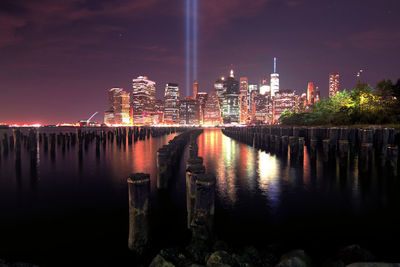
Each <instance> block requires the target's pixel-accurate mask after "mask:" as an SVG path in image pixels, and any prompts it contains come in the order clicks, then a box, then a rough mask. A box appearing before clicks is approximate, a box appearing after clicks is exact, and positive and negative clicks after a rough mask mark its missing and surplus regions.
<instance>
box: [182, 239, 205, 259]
mask: <svg viewBox="0 0 400 267" xmlns="http://www.w3.org/2000/svg"><path fill="white" fill-rule="evenodd" d="M186 251H187V252H188V253H189V254H190V256H191V257H192V258H193V260H194V261H195V262H197V263H202V264H203V263H205V258H206V255H207V254H208V253H209V247H208V244H207V241H206V240H203V239H193V238H192V240H191V241H190V244H189V245H188V246H187V247H186Z"/></svg>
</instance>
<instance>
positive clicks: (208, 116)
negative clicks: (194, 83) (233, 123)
mask: <svg viewBox="0 0 400 267" xmlns="http://www.w3.org/2000/svg"><path fill="white" fill-rule="evenodd" d="M203 123H204V124H209V125H218V124H220V123H221V111H220V108H219V100H218V95H217V92H215V91H214V92H212V93H211V94H209V95H208V98H207V101H206V104H205V106H204V118H203Z"/></svg>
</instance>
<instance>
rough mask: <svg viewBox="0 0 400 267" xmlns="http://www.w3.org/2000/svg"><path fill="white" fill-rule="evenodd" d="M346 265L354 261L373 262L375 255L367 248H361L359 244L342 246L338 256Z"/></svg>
mask: <svg viewBox="0 0 400 267" xmlns="http://www.w3.org/2000/svg"><path fill="white" fill-rule="evenodd" d="M337 258H338V259H339V260H341V261H343V263H344V264H345V265H347V264H350V263H353V262H371V261H374V260H375V256H374V255H373V254H372V253H371V252H369V251H368V250H366V249H363V248H361V247H360V246H359V245H351V246H347V247H345V248H342V249H341V250H340V251H339V253H338V257H337Z"/></svg>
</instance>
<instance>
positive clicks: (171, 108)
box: [164, 83, 180, 124]
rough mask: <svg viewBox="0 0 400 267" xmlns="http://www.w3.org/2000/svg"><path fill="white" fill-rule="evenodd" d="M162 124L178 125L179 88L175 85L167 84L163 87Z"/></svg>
mask: <svg viewBox="0 0 400 267" xmlns="http://www.w3.org/2000/svg"><path fill="white" fill-rule="evenodd" d="M164 96H165V106H164V123H166V124H178V123H179V97H180V94H179V86H178V84H176V83H167V85H166V86H165V95H164Z"/></svg>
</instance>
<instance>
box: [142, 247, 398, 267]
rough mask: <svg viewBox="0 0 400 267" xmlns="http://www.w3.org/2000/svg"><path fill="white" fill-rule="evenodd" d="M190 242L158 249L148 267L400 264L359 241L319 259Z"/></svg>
mask: <svg viewBox="0 0 400 267" xmlns="http://www.w3.org/2000/svg"><path fill="white" fill-rule="evenodd" d="M192 243H193V242H192ZM192 243H191V244H189V245H188V246H187V247H186V248H169V249H162V250H161V251H160V252H159V253H158V254H157V256H155V257H154V258H153V260H152V261H151V263H150V265H149V267H202V266H204V267H205V266H206V267H253V266H254V267H255V266H261V267H273V266H275V267H313V266H322V267H400V263H385V262H379V259H378V258H377V257H376V256H375V255H374V254H373V253H371V252H370V251H368V250H367V249H364V248H362V247H360V246H359V245H350V246H346V247H342V248H340V249H338V251H337V252H334V253H332V255H331V256H330V257H327V258H326V259H324V260H323V261H322V262H320V261H315V260H313V259H312V257H310V256H309V255H308V254H307V253H306V252H305V251H304V250H302V249H296V250H292V251H288V252H282V251H281V248H279V247H278V246H273V245H271V246H268V247H267V248H263V249H258V248H256V247H254V246H246V247H243V248H232V247H230V246H229V245H228V244H227V243H225V242H223V241H216V242H215V243H214V244H213V245H212V246H211V247H208V248H207V247H204V246H203V247H194V245H193V244H192ZM202 256H204V257H202Z"/></svg>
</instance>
